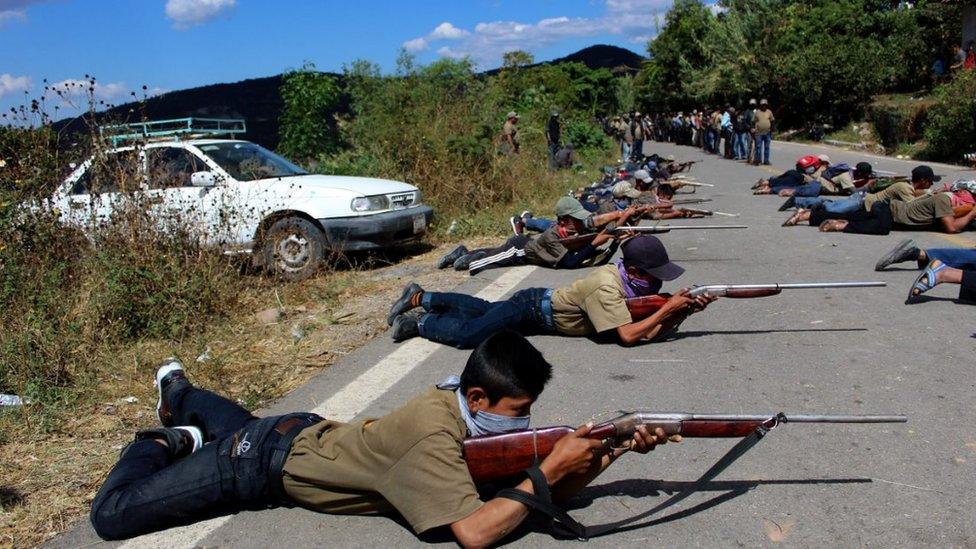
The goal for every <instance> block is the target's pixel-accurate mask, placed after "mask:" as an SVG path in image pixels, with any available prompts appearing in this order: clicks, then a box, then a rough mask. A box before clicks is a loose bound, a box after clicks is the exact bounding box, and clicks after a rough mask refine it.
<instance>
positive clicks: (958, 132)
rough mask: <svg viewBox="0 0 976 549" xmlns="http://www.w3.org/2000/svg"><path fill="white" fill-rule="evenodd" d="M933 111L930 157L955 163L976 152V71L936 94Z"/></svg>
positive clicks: (959, 76)
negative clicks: (965, 155) (964, 155)
mask: <svg viewBox="0 0 976 549" xmlns="http://www.w3.org/2000/svg"><path fill="white" fill-rule="evenodd" d="M934 96H935V100H936V103H935V105H933V106H932V108H931V109H929V113H928V125H927V126H926V128H925V139H926V141H927V142H928V145H927V148H926V151H925V153H926V155H927V156H930V157H932V158H935V159H942V160H949V161H955V160H959V159H960V158H961V157H962V155H963V154H965V153H970V152H973V151H974V150H976V71H972V70H970V71H962V72H960V73H958V74H956V75H955V77H954V78H953V79H952V81H950V82H948V83H946V84H943V85H941V86H939V87H938V88H936V89H935V90H934Z"/></svg>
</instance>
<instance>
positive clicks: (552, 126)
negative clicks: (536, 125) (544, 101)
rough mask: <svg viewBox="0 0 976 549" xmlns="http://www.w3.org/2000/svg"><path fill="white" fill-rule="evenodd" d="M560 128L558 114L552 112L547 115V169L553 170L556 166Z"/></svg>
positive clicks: (559, 143)
mask: <svg viewBox="0 0 976 549" xmlns="http://www.w3.org/2000/svg"><path fill="white" fill-rule="evenodd" d="M561 134H562V128H561V127H560V125H559V112H558V111H555V110H553V111H552V112H551V113H549V121H548V122H546V144H548V145H549V169H551V170H555V169H556V168H557V167H558V166H557V162H556V153H557V152H559V148H560V145H561V143H562V142H561V141H560V139H561V137H562V136H561Z"/></svg>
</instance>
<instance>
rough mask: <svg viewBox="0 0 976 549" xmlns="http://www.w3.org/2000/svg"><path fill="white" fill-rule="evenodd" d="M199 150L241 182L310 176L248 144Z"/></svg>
mask: <svg viewBox="0 0 976 549" xmlns="http://www.w3.org/2000/svg"><path fill="white" fill-rule="evenodd" d="M197 148H199V149H200V150H201V151H203V153H204V154H206V155H207V156H209V157H210V158H212V159H213V161H214V162H216V163H217V164H219V165H220V167H221V168H223V169H224V171H226V172H227V173H228V174H230V176H231V177H233V178H234V179H236V180H238V181H255V180H257V179H268V178H272V177H291V176H294V175H305V174H307V173H308V172H306V171H305V170H303V169H301V168H299V167H298V166H296V165H294V164H292V163H291V162H289V161H287V160H285V159H284V158H282V157H280V156H278V155H277V154H275V153H273V152H271V151H269V150H268V149H265V148H264V147H262V146H260V145H255V144H254V143H248V142H246V141H234V142H226V143H207V144H204V145H197Z"/></svg>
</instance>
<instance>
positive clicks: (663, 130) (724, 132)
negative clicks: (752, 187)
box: [607, 99, 776, 166]
mask: <svg viewBox="0 0 976 549" xmlns="http://www.w3.org/2000/svg"><path fill="white" fill-rule="evenodd" d="M775 122H776V117H775V116H774V115H773V111H772V109H770V108H769V101H768V100H766V99H761V100H758V101H757V100H756V99H750V100H749V102H748V104H747V105H746V107H745V108H743V109H741V110H738V109H736V108H735V107H733V106H731V105H729V106H727V107H725V108H724V109H723V108H720V107H716V108H712V109H708V108H703V109H701V110H697V109H695V110H692V111H691V112H687V113H686V112H683V111H682V112H676V113H659V114H657V115H650V114H643V115H642V114H641V113H640V112H636V111H635V112H632V113H629V114H624V115H620V116H615V117H614V118H613V119H611V120H610V122H609V124H608V125H607V132H608V133H609V134H610V135H611V136H612V137H613V138H614V139H615V140H616V141H617V143H618V144H619V148H620V155H621V158H622V159H623V160H625V161H626V160H640V158H641V157H642V156H643V147H644V141H649V140H654V141H660V142H670V143H675V144H678V145H687V146H694V147H699V148H701V149H702V150H703V151H704V152H706V153H711V154H716V155H719V156H723V157H724V158H727V159H729V160H739V161H744V162H748V163H750V164H753V165H757V166H758V165H759V164H764V165H769V163H770V161H769V157H770V145H771V143H772V137H773V130H774V127H775Z"/></svg>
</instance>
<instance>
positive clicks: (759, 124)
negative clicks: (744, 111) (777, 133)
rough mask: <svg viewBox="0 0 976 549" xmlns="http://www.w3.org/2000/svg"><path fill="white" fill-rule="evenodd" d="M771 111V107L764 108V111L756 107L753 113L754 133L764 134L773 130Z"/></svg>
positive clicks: (773, 118)
mask: <svg viewBox="0 0 976 549" xmlns="http://www.w3.org/2000/svg"><path fill="white" fill-rule="evenodd" d="M773 120H776V118H775V117H773V111H772V110H771V109H766V110H765V111H763V110H760V109H756V114H755V121H756V122H755V124H756V126H755V128H756V133H760V134H764V133H769V132H771V131H773Z"/></svg>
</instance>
